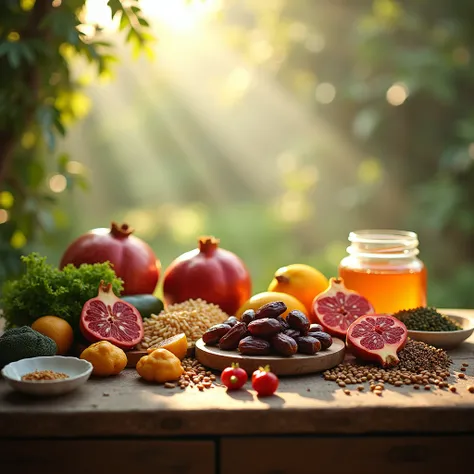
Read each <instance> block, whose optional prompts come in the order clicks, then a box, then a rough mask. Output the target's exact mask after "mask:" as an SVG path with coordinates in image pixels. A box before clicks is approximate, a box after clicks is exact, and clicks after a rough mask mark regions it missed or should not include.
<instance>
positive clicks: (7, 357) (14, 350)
mask: <svg viewBox="0 0 474 474" xmlns="http://www.w3.org/2000/svg"><path fill="white" fill-rule="evenodd" d="M57 350H58V348H57V346H56V343H55V342H54V341H53V340H52V339H51V338H50V337H47V336H44V335H43V334H41V333H39V332H38V331H35V330H34V329H31V328H30V327H29V326H22V327H19V328H12V329H7V330H6V331H5V332H4V334H3V335H2V336H0V366H1V367H3V366H4V365H7V364H9V363H10V362H15V361H17V360H20V359H26V358H29V357H38V356H53V355H55V354H56V352H57Z"/></svg>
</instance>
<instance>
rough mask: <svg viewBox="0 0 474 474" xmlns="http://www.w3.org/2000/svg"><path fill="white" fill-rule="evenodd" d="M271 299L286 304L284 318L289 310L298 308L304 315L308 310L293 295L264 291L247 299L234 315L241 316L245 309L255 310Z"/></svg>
mask: <svg viewBox="0 0 474 474" xmlns="http://www.w3.org/2000/svg"><path fill="white" fill-rule="evenodd" d="M273 301H283V303H285V304H286V307H287V308H288V309H287V310H286V311H285V312H284V313H283V314H282V316H283V317H284V318H286V315H287V314H288V313H289V312H290V311H293V310H294V309H298V310H300V311H301V312H302V313H304V314H305V315H306V316H307V315H308V312H307V310H306V307H305V306H304V304H303V303H301V301H298V300H297V299H296V298H295V297H294V296H291V295H289V294H288V293H278V292H276V291H265V292H263V293H257V294H256V295H253V296H252V297H251V298H250V299H249V300H247V301H246V302H245V303H244V304H243V305H242V306H241V307H240V308H239V310H238V311H237V313H236V314H235V316H236V317H237V318H240V317H241V316H242V313H243V312H244V311H246V310H247V309H253V310H255V311H256V310H257V309H258V308H260V306H263V305H264V304H267V303H271V302H273Z"/></svg>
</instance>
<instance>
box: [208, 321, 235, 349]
mask: <svg viewBox="0 0 474 474" xmlns="http://www.w3.org/2000/svg"><path fill="white" fill-rule="evenodd" d="M230 329H231V327H230V325H229V324H216V325H215V326H211V327H210V328H209V329H208V330H207V331H206V332H205V333H204V334H203V335H202V340H203V341H204V342H205V343H206V344H207V345H208V346H215V345H216V344H217V343H218V342H219V340H220V338H221V337H222V336H225V335H226V334H227V333H228V332H229V331H230Z"/></svg>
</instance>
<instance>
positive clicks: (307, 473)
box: [220, 436, 474, 474]
mask: <svg viewBox="0 0 474 474" xmlns="http://www.w3.org/2000/svg"><path fill="white" fill-rule="evenodd" d="M473 443H474V436H452V437H448V436H446V437H445V436H432V437H431V436H426V437H425V436H422V437H398V436H397V437H393V436H378V437H331V438H319V437H291V438H290V437H278V438H270V437H257V438H240V437H237V438H224V439H223V440H222V441H221V447H220V467H221V469H220V472H222V473H224V474H242V473H245V474H295V473H300V474H316V473H317V474H321V473H326V472H332V473H335V474H339V473H350V474H425V473H426V474H428V473H429V474H433V473H438V472H458V471H457V469H456V468H454V471H453V466H455V465H456V463H461V464H462V460H463V459H464V458H465V456H469V453H470V449H471V446H473V445H474V444H473ZM241 453H245V455H241Z"/></svg>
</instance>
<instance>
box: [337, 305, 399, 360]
mask: <svg viewBox="0 0 474 474" xmlns="http://www.w3.org/2000/svg"><path fill="white" fill-rule="evenodd" d="M407 337H408V331H407V328H406V326H405V325H404V324H403V323H402V322H401V321H400V320H399V319H397V318H394V317H393V316H390V315H388V314H368V315H366V316H362V317H360V318H358V319H357V320H356V321H354V322H353V323H352V324H351V325H350V326H349V329H348V330H347V340H346V343H347V350H348V351H349V352H351V353H352V354H354V355H355V356H356V357H359V358H360V359H362V360H368V361H375V362H378V363H379V364H380V365H382V367H392V366H394V365H397V364H398V363H399V362H400V360H399V358H398V355H397V354H398V352H400V351H401V350H402V349H403V348H404V347H405V344H406V341H407Z"/></svg>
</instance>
